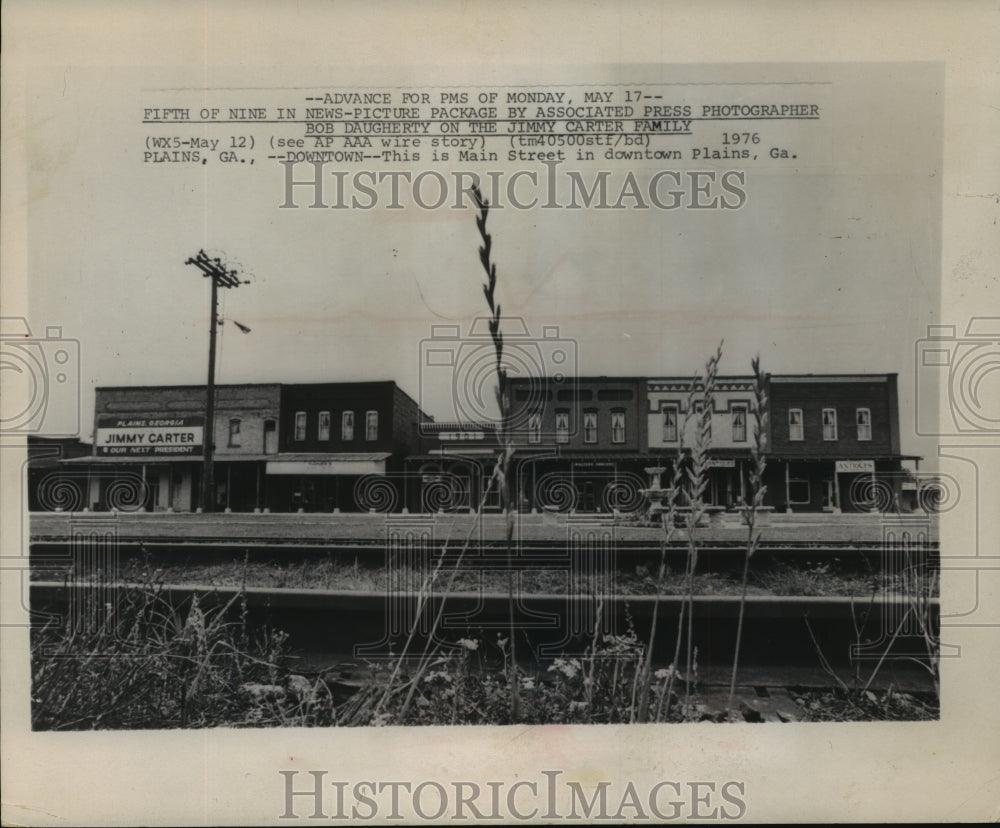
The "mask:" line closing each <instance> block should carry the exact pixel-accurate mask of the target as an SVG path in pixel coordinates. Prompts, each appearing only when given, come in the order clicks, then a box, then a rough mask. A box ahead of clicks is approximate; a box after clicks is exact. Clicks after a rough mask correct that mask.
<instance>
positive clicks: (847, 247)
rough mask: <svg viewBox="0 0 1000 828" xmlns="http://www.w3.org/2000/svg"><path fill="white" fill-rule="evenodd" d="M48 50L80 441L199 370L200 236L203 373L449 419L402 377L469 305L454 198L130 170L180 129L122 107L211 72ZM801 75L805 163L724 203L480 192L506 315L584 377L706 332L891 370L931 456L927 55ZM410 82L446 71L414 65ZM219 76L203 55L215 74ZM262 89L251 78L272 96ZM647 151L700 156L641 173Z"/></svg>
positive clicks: (802, 367) (930, 93)
mask: <svg viewBox="0 0 1000 828" xmlns="http://www.w3.org/2000/svg"><path fill="white" fill-rule="evenodd" d="M64 69H65V68H64V67H57V69H56V70H53V71H50V72H39V74H38V76H37V77H36V78H35V79H34V81H33V85H34V88H33V90H32V93H33V94H30V95H29V118H28V121H29V124H30V130H31V132H32V134H31V136H30V138H29V146H30V148H31V149H30V163H31V170H30V177H29V187H30V191H31V201H30V209H29V244H30V255H29V259H28V266H29V269H30V274H29V276H30V283H29V284H30V305H29V307H30V321H31V323H32V325H33V326H34V328H35V330H36V332H37V331H38V329H39V328H40V327H42V326H45V325H61V326H62V328H63V335H64V336H66V337H73V338H75V339H78V340H79V341H80V355H81V383H82V385H81V393H82V397H81V399H82V410H83V421H82V423H81V426H82V429H83V433H84V435H86V436H89V430H90V427H91V423H92V416H93V391H92V389H93V387H94V386H104V385H132V384H182V383H202V382H204V381H205V374H206V351H207V327H208V290H207V284H206V280H205V279H203V278H202V277H201V275H200V273H199V272H198V271H197V270H196V269H195V268H193V267H189V266H185V264H184V263H185V260H186V259H187V258H188V257H190V256H193V255H195V254H196V253H197V252H198V250H199V249H200V248H204V249H206V250H208V251H210V252H211V253H213V254H214V255H220V256H221V257H222V258H224V259H225V260H226V261H227V262H229V263H231V264H233V265H234V266H237V267H239V268H240V269H241V271H242V272H244V273H245V274H246V275H247V276H248V277H249V278H250V279H251V282H252V283H251V284H250V285H245V286H242V287H240V288H239V289H237V290H234V291H225V292H224V296H223V299H224V303H223V307H222V315H223V317H224V318H225V319H226V320H227V321H232V320H237V321H239V322H241V323H242V324H244V325H246V326H248V327H250V328H251V329H252V332H251V333H250V334H248V335H243V334H240V333H239V332H238V331H237V329H236V328H235V327H234V326H233V325H232V324H225V325H224V326H223V328H222V336H221V339H220V349H219V364H218V374H217V381H218V382H257V381H280V382H309V381H336V380H347V379H395V380H396V381H397V382H398V383H399V384H400V385H401V386H402V387H403V388H404V390H406V391H407V392H409V393H410V394H411V395H413V396H414V397H416V398H418V399H420V401H421V402H422V403H423V404H424V406H425V408H426V409H427V410H428V411H429V413H431V414H433V415H436V416H438V417H439V418H440V417H447V416H448V413H449V411H450V406H449V405H448V395H449V394H450V393H451V390H450V387H449V386H448V385H447V383H446V382H444V381H443V380H440V379H438V380H434V381H433V382H432V381H430V380H427V379H425V380H424V381H423V382H424V385H423V386H421V382H422V380H421V370H420V353H421V352H420V342H421V341H422V340H423V339H425V338H427V337H428V336H429V335H430V331H431V326H432V325H440V324H458V325H460V326H462V327H463V328H466V327H467V326H468V325H469V323H470V322H471V320H472V319H473V318H474V317H476V316H478V315H480V314H483V313H484V312H485V310H486V308H485V303H484V299H483V295H482V291H481V288H480V284H481V282H482V271H481V269H480V266H479V261H478V255H477V252H476V248H477V245H478V237H477V234H476V228H475V224H474V219H473V213H472V211H471V210H449V209H441V210H435V211H424V210H417V209H404V210H398V211H392V210H385V209H381V208H377V209H373V210H350V209H348V210H308V209H299V210H282V209H278V204H279V203H280V202H281V201H282V198H283V181H282V176H283V173H282V170H281V169H280V168H279V167H277V166H276V165H275V164H274V162H267V161H259V162H257V163H255V165H254V166H253V167H252V168H251V167H247V166H242V167H241V166H240V165H235V167H234V166H232V165H230V166H226V165H219V164H211V165H206V166H197V165H196V166H183V165H172V164H155V165H154V164H144V163H143V160H142V156H143V151H144V150H145V146H144V143H143V141H144V137H145V136H146V135H149V134H160V135H163V134H176V133H177V132H178V131H177V130H174V131H171V130H164V129H159V128H152V129H151V128H150V127H148V126H147V127H144V126H143V125H142V124H141V123H140V120H141V117H142V109H143V107H144V106H149V105H153V104H151V103H150V102H151V101H155V102H157V103H156V105H160V103H161V102H165V101H167V100H170V99H171V96H170V94H168V93H164V92H162V91H151V90H161V89H162V88H163V87H174V86H176V87H183V88H186V89H188V90H189V91H187V92H184V93H176V96H177V97H176V98H175V105H186V104H187V103H188V102H189V101H191V100H195V101H196V102H200V101H208V100H209V99H210V98H211V97H212V93H208V92H204V93H194V95H193V97H192V92H191V91H190V90H191V89H197V88H198V87H199V86H200V85H201V86H203V85H204V84H205V83H206V81H205V74H204V73H205V67H192V69H191V70H190V71H185V70H177V71H175V72H171V73H166V72H162V71H161V72H159V73H156V74H153V73H152V72H146V73H143V72H142V71H123V70H121V71H113V72H112V71H99V70H93V69H68V70H65V71H64ZM686 71H687V73H688V74H687V77H690V76H692V75H691V73H693V72H696V70H694V69H688V70H686ZM635 74H636V75H637V76H639V77H646V78H649V77H654V75H652V74H650V73H648V72H647V73H646V74H643V72H642V71H640V70H635ZM320 75H321V73H320ZM397 75H398V73H397ZM237 76H238V75H235V74H234V75H233V77H234V78H235V77H237ZM288 76H289V78H290V80H294V81H295V82H297V83H300V84H301V83H302V79H301V78H300V77H294V78H293V77H292V73H291V72H289V73H288ZM316 76H317V75H316V73H315V72H314V73H313V75H312V77H316ZM390 76H394V75H393V74H392V73H391V72H388V73H387V75H386V77H390ZM669 76H670V75H669V72H666V70H663V69H659V70H657V73H656V74H655V77H656V78H659V79H665V78H667V77H669ZM784 76H785V77H787V76H788V73H787V72H785V73H784ZM799 76H801V77H803V78H805V79H809V80H813V81H816V82H817V83H818V82H823V83H824V84H825V86H824V87H823V88H822V89H820V88H819V87H806V88H805V89H804V90H803V92H802V97H803V98H808V99H812V98H817V99H821V100H822V102H823V115H824V117H823V119H822V120H821V122H820V123H819V124H818V125H817V126H815V127H811V129H813V130H814V131H813V132H809V133H807V134H808V135H810V136H815V139H814V141H813V142H812V143H810V145H809V146H807V147H805V153H804V155H805V156H806V157H807V158H808V159H809V161H808V162H807V163H805V164H804V165H797V164H795V163H793V162H790V163H788V164H785V165H778V164H775V165H771V166H758V167H755V168H751V169H748V170H747V179H746V185H745V189H746V192H747V200H746V204H745V206H744V207H743V208H742V209H739V210H700V211H694V210H685V209H680V210H673V211H663V210H658V209H649V210H636V209H626V210H587V209H583V210H567V209H557V210H541V209H535V210H531V211H519V210H514V209H505V210H498V211H494V212H493V213H492V214H491V216H490V219H489V226H490V229H491V230H492V232H493V235H494V251H493V252H494V259H495V261H496V263H497V267H498V271H499V287H498V295H499V297H500V299H501V302H502V304H503V308H504V313H505V315H517V316H523V317H524V318H525V319H526V321H527V323H528V326H529V329H530V330H531V332H532V333H536V334H537V333H540V332H541V328H542V326H543V325H548V326H551V325H555V326H558V327H559V331H560V336H562V337H564V338H566V339H568V340H572V341H573V342H574V343H575V347H576V349H577V354H578V357H577V361H578V366H577V369H578V371H579V373H581V374H588V375H600V374H608V375H612V374H628V375H652V376H656V375H673V374H682V375H688V374H690V373H691V372H692V371H694V370H696V369H697V368H698V366H700V365H701V364H702V363H703V362H704V360H705V358H706V357H707V356H708V355H709V354H710V353H711V352H712V351H713V350H714V348H715V346H716V345H717V344H718V342H719V341H720V340H721V339H725V346H724V358H723V362H722V371H723V372H724V373H745V372H747V371H748V370H749V361H750V357H751V356H752V355H753V354H755V353H759V354H760V355H761V358H762V363H763V367H764V369H765V370H767V371H770V372H773V373H793V372H812V373H835V372H836V373H842V372H872V373H883V372H896V373H898V374H899V375H900V379H899V384H900V408H901V412H900V419H901V422H902V425H903V450H904V452H913V453H918V454H922V455H925V456H927V457H928V459H930V455H931V454H932V453H933V444H928V443H927V442H926V441H921V440H918V439H916V438H915V437H914V436H913V434H912V429H913V427H912V423H913V406H914V368H913V355H914V347H915V343H916V342H917V340H919V339H920V337H921V336H923V335H924V333H925V331H926V326H927V325H928V324H929V323H935V322H937V321H939V320H938V318H937V308H938V305H939V289H940V288H939V286H940V272H939V269H940V265H939V258H940V240H939V239H940V232H941V224H940V210H941V207H940V195H939V190H940V175H939V173H940V159H941V126H940V118H941V100H940V84H941V73H940V69H939V68H936V67H934V66H931V65H916V64H914V65H908V66H895V67H894V66H891V65H886V66H881V67H875V66H867V67H864V66H858V65H844V66H839V67H833V66H825V67H812V68H810V69H808V70H805V69H803V70H801V71H800V72H799ZM576 77H577V78H579V75H577V76H576ZM706 77H707V76H706ZM747 77H748V75H747V74H746V69H745V68H744V69H743V70H740V71H735V70H732V71H730V72H729V74H728V75H726V70H725V68H724V67H723V68H722V69H719V68H716V69H715V70H714V72H713V74H712V75H711V79H712V80H713V81H716V82H717V81H718V80H719V79H720V78H723V79H732V80H737V79H740V78H747ZM756 77H761V78H766V77H767V73H766V71H765V70H763V69H761V70H760V72H759V74H758V75H757V76H756ZM269 80H270V79H269ZM409 80H410V81H411V82H412V83H413V84H414V85H419V84H422V83H424V82H426V83H427V84H428V85H429V84H431V83H433V84H435V85H444V84H448V83H455V82H457V79H456V77H455V76H454V75H450V76H448V75H441V76H439V77H433V76H432V74H431V72H430V70H427V69H425V70H424V72H423V75H422V76H421V77H420V78H413V79H409ZM508 80H509V79H508ZM592 80H593V81H594V82H596V80H597V79H596V78H593V76H592ZM606 80H613V79H606ZM461 81H462V82H463V83H470V85H472V84H473V83H474V81H470V80H469V79H468V78H467V76H463V77H462V79H461ZM289 82H290V81H289ZM386 82H387V83H388V82H389V81H386ZM509 82H516V79H514V80H509ZM535 82H537V78H535ZM227 83H228V76H227V75H226V74H225V72H224V71H222V70H221V69H220V70H219V71H218V73H217V76H216V77H214V78H213V80H212V82H211V85H212V86H225V85H227ZM233 83H235V81H233ZM278 85H279V82H278V81H275V83H274V86H278ZM372 85H374V82H372ZM328 88H339V87H337V86H331V87H328ZM733 89H734V90H736V89H738V87H733ZM807 90H808V91H807ZM270 94H271V93H270V92H268V91H266V90H264V91H260V90H258V91H254V92H247V93H245V97H246V100H247V102H248V105H253V103H254V102H255V101H258V100H265V99H266V100H268V101H269V102H271V101H274V100H278V101H283V100H287V97H281V96H278V97H274V96H272V97H271V98H268V95H270ZM282 94H284V95H286V96H287V93H282ZM684 94H687V95H689V96H690V98H689V99H691V100H697V94H696V93H690V92H689V91H685V92H684ZM218 99H219V100H223V99H224V100H226V101H227V105H236V103H235V102H234V99H233V98H232V97H228V98H226V97H224V96H219V97H218ZM195 105H198V104H197V103H196V104H195ZM180 134H185V135H186V134H201V133H198V132H197V130H188V131H187V132H182V133H180ZM203 134H206V135H210V136H211V137H224V133H223V132H222V131H221V130H219V131H214V132H206V133H203ZM774 134H776V133H774V132H772V133H771V135H774ZM264 154H266V153H265V152H264V151H258V152H257V153H255V155H256V157H257V158H262V156H263V155H264ZM462 166H463V168H467V169H474V170H475V169H479V170H485V169H486V167H489V168H496V169H504V170H506V171H507V172H511V171H513V170H514V169H515V168H514V167H513V166H511V165H508V164H492V165H486V166H483V167H478V168H477V166H476V165H474V164H465V165H462ZM664 166H667V167H671V168H677V169H681V170H687V169H695V168H698V167H699V165H698V164H695V163H693V162H691V161H689V160H685V161H682V162H672V163H671V162H668V163H667V164H663V163H662V162H661V163H660V166H659V167H658V166H657V165H656V164H645V163H644V164H643V165H641V169H642V170H643V171H644V174H646V175H648V174H649V173H650V172H651V171H654V170H656V169H659V168H662V167H664ZM417 168H418V167H413V169H417ZM524 168H525V169H535V170H538V171H540V172H544V170H543V168H542V167H541V166H540V165H538V164H528V165H524ZM638 168H640V167H639V166H637V169H638ZM716 168H717V169H719V170H722V169H725V167H724V166H717V167H716ZM594 169H596V168H594ZM302 201H303V203H305V202H306V201H307V199H305V198H303V199H302Z"/></svg>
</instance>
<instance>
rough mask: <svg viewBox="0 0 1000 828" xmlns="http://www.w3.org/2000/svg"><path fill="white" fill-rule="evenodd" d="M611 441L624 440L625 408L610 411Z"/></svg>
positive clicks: (620, 441) (622, 441)
mask: <svg viewBox="0 0 1000 828" xmlns="http://www.w3.org/2000/svg"><path fill="white" fill-rule="evenodd" d="M611 442H612V443H624V442H625V410H624V409H622V408H616V409H615V410H614V411H612V412H611Z"/></svg>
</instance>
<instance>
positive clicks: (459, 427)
mask: <svg viewBox="0 0 1000 828" xmlns="http://www.w3.org/2000/svg"><path fill="white" fill-rule="evenodd" d="M764 390H765V393H766V397H767V400H768V403H767V408H766V411H767V417H766V418H765V420H764V429H763V432H762V435H761V438H760V440H759V443H760V445H761V446H762V448H763V449H764V453H765V456H766V457H767V468H766V472H765V478H764V479H765V483H766V486H767V492H766V496H765V504H766V505H767V506H768V508H773V509H775V510H779V511H811V512H822V511H828V512H840V511H869V510H873V509H879V510H883V511H885V510H888V509H901V510H907V509H909V508H912V507H913V500H914V498H915V493H914V489H915V486H914V484H913V479H914V478H913V474H912V471H914V470H915V468H916V464H917V463H918V461H919V458H916V457H909V456H905V455H903V454H901V452H900V445H899V414H898V402H897V396H896V376H895V375H894V374H878V375H876V374H863V375H836V376H832V375H822V376H820V375H794V376H793V375H783V376H777V375H773V376H768V377H767V378H766V388H765V389H764ZM509 391H510V413H509V418H508V420H507V423H506V425H507V435H508V437H509V439H510V441H511V442H512V443H513V444H514V447H515V451H514V455H513V464H512V472H513V476H514V484H513V489H512V497H513V498H514V499H515V502H516V504H517V507H518V508H519V509H521V510H523V511H543V510H556V511H577V512H593V513H610V512H615V511H617V512H635V511H641V510H642V509H643V508H645V506H646V504H647V503H648V497H647V495H646V494H645V492H646V491H647V490H649V489H650V488H652V487H658V486H661V485H663V486H665V485H667V484H668V482H669V480H670V479H671V477H672V475H673V473H674V469H675V468H676V467H677V464H678V463H684V462H690V461H689V460H685V458H686V457H689V455H690V450H691V448H692V446H694V445H695V443H696V440H697V435H696V434H695V431H696V430H697V429H698V428H699V427H701V428H704V427H706V424H707V428H708V430H709V432H710V448H709V449H708V451H707V467H708V472H707V477H708V482H707V486H706V489H705V493H704V499H705V500H706V501H707V502H708V503H709V504H710V505H711V506H713V507H714V508H716V509H719V510H723V509H735V508H737V507H738V506H739V505H740V503H742V502H743V501H744V500H745V498H746V497H747V492H748V486H749V482H748V481H749V469H750V464H751V462H752V456H751V448H752V447H753V446H754V445H755V444H756V442H755V440H756V438H755V427H756V422H757V420H756V418H755V416H754V399H755V397H754V381H753V378H752V377H720V378H718V380H717V382H716V384H715V388H714V392H713V394H712V395H711V398H710V400H709V405H710V406H711V411H710V412H708V414H707V415H703V414H702V407H703V406H704V405H705V402H704V399H703V395H702V394H701V393H700V389H699V388H697V387H694V388H693V387H692V380H691V379H690V378H679V377H665V378H645V377H590V378H587V377H580V378H575V377H574V378H567V377H562V376H560V377H554V378H545V379H540V380H529V379H525V380H520V381H514V382H512V384H511V387H510V389H509ZM205 402H206V395H205V387H204V386H156V387H116V388H98V389H97V390H96V396H95V419H94V433H93V441H92V444H91V445H89V446H88V445H86V444H82V445H81V446H78V447H77V448H76V450H71V449H70V448H68V447H66V446H59V447H58V450H55V449H54V448H53V449H52V450H50V451H48V452H45V455H44V462H42V455H41V454H40V455H39V456H38V458H37V459H36V461H35V462H33V464H32V469H31V472H30V475H29V496H30V499H31V505H32V508H35V509H41V510H64V511H77V510H83V509H87V510H92V511H94V510H109V509H116V510H146V511H163V512H165V511H173V512H189V511H195V510H197V509H198V508H199V506H200V504H201V503H202V492H201V486H202V479H203V456H204V450H205V439H206V437H207V435H206V432H210V435H211V437H212V439H213V441H214V442H213V445H214V475H213V476H214V483H215V485H214V500H213V501H212V506H211V508H212V509H213V510H215V511H231V512H267V511H270V512H298V511H302V512H336V511H341V512H346V511H364V512H369V511H376V512H398V511H403V510H407V511H411V512H427V511H434V512H436V511H454V510H468V509H473V508H477V507H478V506H479V505H480V504H482V505H483V507H484V508H485V509H486V510H487V511H492V510H498V509H500V508H501V500H500V494H499V492H498V490H497V486H496V485H495V484H494V483H492V482H491V479H492V474H493V468H494V465H495V461H496V457H497V452H498V450H499V448H500V444H501V433H500V429H499V424H498V423H496V422H480V423H467V422H466V423H442V422H436V421H434V419H433V418H432V417H431V416H430V415H428V414H427V413H425V412H423V411H422V410H421V409H420V407H419V406H418V404H417V403H416V402H415V401H414V400H413V399H412V398H411V397H410V396H409V395H407V394H406V393H405V392H404V391H402V390H401V389H400V388H399V387H398V386H397V385H396V384H395V383H394V382H391V381H387V382H355V383H309V384H278V383H269V384H268V383H264V384H248V385H220V386H217V387H216V401H215V418H214V420H215V421H214V423H213V424H212V428H211V429H208V428H207V427H206V423H205V409H206V406H205ZM699 424H700V425H699ZM53 454H55V455H57V456H55V457H54V456H53Z"/></svg>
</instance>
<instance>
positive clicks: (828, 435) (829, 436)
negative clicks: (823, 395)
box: [823, 408, 837, 440]
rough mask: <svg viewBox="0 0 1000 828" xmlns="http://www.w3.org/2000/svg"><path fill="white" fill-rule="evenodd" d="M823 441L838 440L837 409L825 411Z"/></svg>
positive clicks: (825, 409)
mask: <svg viewBox="0 0 1000 828" xmlns="http://www.w3.org/2000/svg"><path fill="white" fill-rule="evenodd" d="M823 439H824V440H836V439H837V409H835V408H824V409H823Z"/></svg>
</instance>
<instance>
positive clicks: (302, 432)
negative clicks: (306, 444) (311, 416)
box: [295, 411, 306, 440]
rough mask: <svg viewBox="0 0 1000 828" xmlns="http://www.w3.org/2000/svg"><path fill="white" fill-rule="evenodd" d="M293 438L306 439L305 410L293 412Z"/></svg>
mask: <svg viewBox="0 0 1000 828" xmlns="http://www.w3.org/2000/svg"><path fill="white" fill-rule="evenodd" d="M295 439H296V440H305V439H306V412H305V411H296V412H295Z"/></svg>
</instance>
